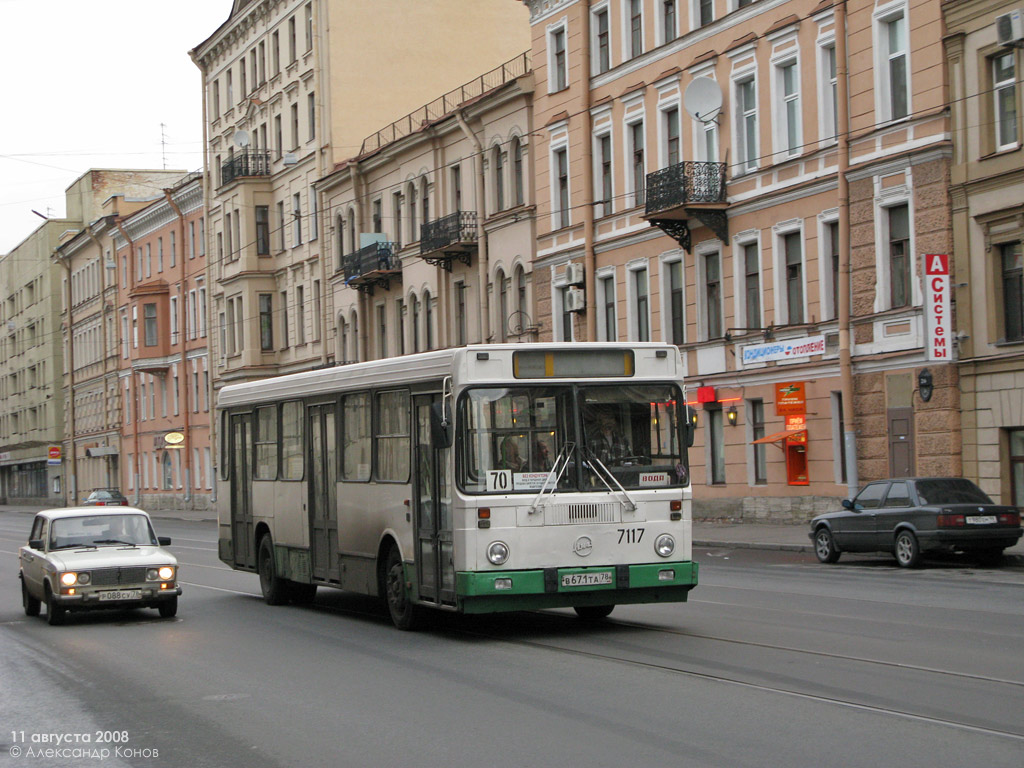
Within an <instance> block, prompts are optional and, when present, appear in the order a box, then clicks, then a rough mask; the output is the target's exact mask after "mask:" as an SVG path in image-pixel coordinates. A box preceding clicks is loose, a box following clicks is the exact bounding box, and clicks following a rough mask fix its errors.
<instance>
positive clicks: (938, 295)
mask: <svg viewBox="0 0 1024 768" xmlns="http://www.w3.org/2000/svg"><path fill="white" fill-rule="evenodd" d="M924 274H925V278H924V288H925V290H924V317H925V334H926V341H925V347H926V350H925V351H926V352H927V355H928V359H929V360H944V361H948V360H952V359H953V333H952V331H953V329H952V323H951V318H950V313H949V309H950V301H949V292H950V285H949V256H948V255H947V254H939V253H929V254H927V255H926V256H925V257H924Z"/></svg>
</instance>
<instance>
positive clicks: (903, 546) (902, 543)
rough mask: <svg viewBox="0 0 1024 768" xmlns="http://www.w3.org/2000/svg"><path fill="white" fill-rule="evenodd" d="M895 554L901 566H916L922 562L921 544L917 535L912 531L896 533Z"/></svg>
mask: <svg viewBox="0 0 1024 768" xmlns="http://www.w3.org/2000/svg"><path fill="white" fill-rule="evenodd" d="M893 554H895V555H896V563H897V564H898V565H899V566H900V568H916V567H917V566H918V565H920V564H921V546H920V545H919V544H918V543H917V537H916V536H915V535H914V534H912V533H911V532H910V531H900V532H899V533H897V534H896V544H895V547H894V549H893Z"/></svg>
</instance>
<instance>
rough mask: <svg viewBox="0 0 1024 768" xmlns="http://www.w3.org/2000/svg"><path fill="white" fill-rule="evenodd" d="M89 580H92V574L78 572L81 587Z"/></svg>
mask: <svg viewBox="0 0 1024 768" xmlns="http://www.w3.org/2000/svg"><path fill="white" fill-rule="evenodd" d="M90 581H92V576H90V575H89V574H88V573H80V574H78V583H79V584H81V585H82V586H83V587H84V586H86V585H87V584H88V583H89V582H90Z"/></svg>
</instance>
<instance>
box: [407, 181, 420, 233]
mask: <svg viewBox="0 0 1024 768" xmlns="http://www.w3.org/2000/svg"><path fill="white" fill-rule="evenodd" d="M405 199H406V200H408V201H409V242H410V243H415V242H417V241H419V239H420V230H419V222H418V220H417V218H416V208H417V205H418V203H417V198H416V185H415V184H413V183H412V182H411V181H410V182H409V184H408V186H406V188H405Z"/></svg>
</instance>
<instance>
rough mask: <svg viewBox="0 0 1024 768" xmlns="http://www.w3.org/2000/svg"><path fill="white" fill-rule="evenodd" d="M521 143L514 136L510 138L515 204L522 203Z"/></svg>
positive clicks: (523, 201) (523, 199) (522, 171)
mask: <svg viewBox="0 0 1024 768" xmlns="http://www.w3.org/2000/svg"><path fill="white" fill-rule="evenodd" d="M523 173H524V169H523V143H522V142H521V141H520V140H519V137H518V136H516V137H515V138H514V139H512V198H513V202H514V204H515V205H523V204H524V203H525V202H526V200H525V197H524V194H523Z"/></svg>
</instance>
